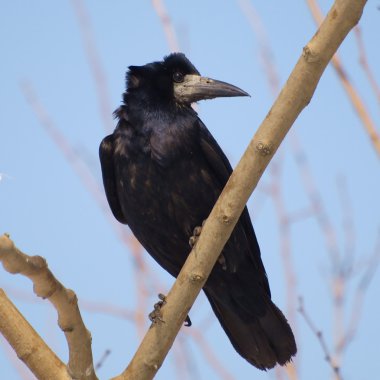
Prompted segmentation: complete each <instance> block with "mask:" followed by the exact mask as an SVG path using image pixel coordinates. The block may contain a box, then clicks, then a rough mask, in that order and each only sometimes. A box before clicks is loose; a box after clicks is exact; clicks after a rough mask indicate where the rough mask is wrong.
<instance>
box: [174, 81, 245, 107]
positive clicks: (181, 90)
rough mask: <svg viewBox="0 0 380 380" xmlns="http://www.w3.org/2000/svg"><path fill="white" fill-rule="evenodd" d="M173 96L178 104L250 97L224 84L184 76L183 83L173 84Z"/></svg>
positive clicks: (237, 88)
mask: <svg viewBox="0 0 380 380" xmlns="http://www.w3.org/2000/svg"><path fill="white" fill-rule="evenodd" d="M174 96H175V98H176V100H177V101H178V102H179V103H194V102H197V101H198V100H204V99H213V98H219V97H232V96H250V95H249V94H248V93H247V92H245V91H243V90H242V89H240V88H239V87H236V86H233V85H232V84H229V83H226V82H222V81H219V80H215V79H211V78H206V77H201V76H200V75H185V78H184V80H183V82H180V83H174Z"/></svg>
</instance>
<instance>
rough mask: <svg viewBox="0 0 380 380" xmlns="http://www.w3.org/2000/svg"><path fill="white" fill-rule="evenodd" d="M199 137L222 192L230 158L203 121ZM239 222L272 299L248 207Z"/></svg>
mask: <svg viewBox="0 0 380 380" xmlns="http://www.w3.org/2000/svg"><path fill="white" fill-rule="evenodd" d="M199 136H200V145H201V148H202V152H203V154H204V156H205V158H206V160H207V161H208V164H209V165H210V168H211V170H212V171H213V173H214V174H215V176H216V177H217V179H218V180H219V182H220V185H221V190H222V189H223V188H224V186H225V185H226V183H227V181H228V178H229V177H230V175H231V173H232V167H231V164H230V163H229V161H228V158H227V157H226V155H225V154H224V152H223V151H222V149H221V148H220V146H219V144H218V143H217V142H216V140H215V139H214V137H213V136H212V135H211V133H210V132H209V130H208V129H207V127H206V126H205V125H204V124H203V122H202V121H201V120H199ZM239 222H240V224H241V226H242V227H243V231H244V234H245V236H246V238H247V242H248V245H249V251H250V253H251V255H250V257H251V260H252V262H253V264H254V266H255V267H256V269H257V270H258V271H259V273H260V274H261V276H260V277H261V282H262V285H263V287H264V289H265V291H266V292H267V294H268V295H269V297H270V288H269V283H268V279H267V276H266V272H265V268H264V265H263V262H262V261H261V254H260V247H259V244H258V242H257V239H256V234H255V231H254V229H253V227H252V222H251V218H250V216H249V213H248V209H247V207H244V210H243V212H242V214H241V216H240V220H239ZM238 226H239V223H238V224H237V226H236V227H235V229H236V228H239V227H238Z"/></svg>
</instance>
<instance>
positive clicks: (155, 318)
mask: <svg viewBox="0 0 380 380" xmlns="http://www.w3.org/2000/svg"><path fill="white" fill-rule="evenodd" d="M158 298H159V299H160V301H158V302H157V303H155V304H154V306H153V311H152V312H150V313H149V315H148V317H149V320H150V321H151V322H152V323H158V322H165V321H164V320H163V319H162V313H161V307H162V306H164V305H165V304H166V296H165V295H164V294H162V293H159V294H158Z"/></svg>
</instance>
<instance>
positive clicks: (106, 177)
mask: <svg viewBox="0 0 380 380" xmlns="http://www.w3.org/2000/svg"><path fill="white" fill-rule="evenodd" d="M113 157H114V135H113V134H112V135H109V136H107V137H105V138H104V139H103V141H102V142H101V144H100V147H99V158H100V166H101V168H102V175H103V184H104V189H105V192H106V197H107V201H108V203H109V205H110V208H111V210H112V213H113V215H114V216H115V218H116V219H117V220H118V221H119V222H120V223H123V224H127V220H126V219H125V216H124V214H123V211H122V209H121V206H120V202H119V197H118V194H117V189H116V180H115V168H114V158H113Z"/></svg>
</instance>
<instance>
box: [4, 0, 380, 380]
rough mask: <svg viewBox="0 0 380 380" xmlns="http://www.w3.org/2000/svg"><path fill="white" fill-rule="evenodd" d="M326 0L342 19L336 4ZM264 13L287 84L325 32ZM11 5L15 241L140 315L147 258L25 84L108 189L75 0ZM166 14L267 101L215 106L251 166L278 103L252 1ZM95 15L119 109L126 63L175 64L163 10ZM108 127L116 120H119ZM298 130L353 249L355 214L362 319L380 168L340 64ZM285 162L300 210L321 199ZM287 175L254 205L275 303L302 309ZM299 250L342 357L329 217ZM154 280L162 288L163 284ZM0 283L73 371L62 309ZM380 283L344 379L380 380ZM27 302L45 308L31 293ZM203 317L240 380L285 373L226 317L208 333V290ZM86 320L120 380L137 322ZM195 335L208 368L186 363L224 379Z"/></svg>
mask: <svg viewBox="0 0 380 380" xmlns="http://www.w3.org/2000/svg"><path fill="white" fill-rule="evenodd" d="M321 3H322V6H323V9H324V10H326V9H328V7H329V5H330V4H331V3H332V2H331V1H321ZM252 4H253V5H254V6H255V8H256V10H257V12H258V14H259V15H260V18H261V21H262V23H263V25H264V27H265V28H266V31H267V34H268V39H269V41H270V44H271V47H272V49H273V54H274V57H273V59H274V61H275V64H276V66H277V69H278V72H279V77H280V81H281V84H283V83H284V81H285V80H286V78H287V76H288V75H289V73H290V71H291V70H292V68H293V66H294V64H295V62H296V61H297V59H298V57H299V55H300V53H301V52H302V48H303V46H304V45H305V44H306V43H307V41H308V40H309V39H310V38H311V36H312V35H313V33H314V32H315V25H314V23H313V21H312V18H311V15H310V12H309V10H308V8H307V6H306V2H304V1H297V2H280V1H276V2H275V1H268V2H263V1H252ZM1 5H2V7H1V8H2V10H1V12H0V46H1V72H0V79H1V81H0V83H1V86H0V104H1V109H0V131H1V134H0V173H5V174H6V175H5V176H2V180H1V181H0V233H3V232H8V233H10V234H11V237H12V238H13V239H14V241H15V242H16V244H17V245H18V247H19V248H20V249H22V250H24V251H25V252H26V253H29V254H39V255H41V256H44V257H46V259H47V260H48V263H49V266H50V268H51V269H52V270H53V272H54V273H55V274H56V275H57V277H58V278H59V279H60V280H61V281H62V282H63V283H64V284H65V285H66V286H67V287H70V288H72V289H74V290H75V291H76V293H77V294H78V297H79V300H80V302H83V303H84V302H88V301H98V302H107V303H110V304H112V305H118V306H119V307H125V308H127V309H128V310H134V309H135V308H136V307H137V304H138V300H136V287H135V285H134V284H133V281H134V280H135V276H134V274H133V271H134V268H135V266H134V262H133V260H132V256H131V254H130V253H129V252H128V251H127V249H126V247H125V246H124V245H123V244H122V243H121V242H120V240H119V239H118V237H117V235H116V234H115V232H114V229H113V228H112V226H111V225H110V223H109V221H108V219H107V218H105V216H104V215H105V214H104V212H103V211H102V210H101V209H100V208H99V206H98V203H97V202H96V200H94V198H93V196H92V195H91V194H90V193H89V192H88V190H87V189H86V188H85V187H84V186H83V183H82V181H81V179H80V178H79V177H78V175H77V174H76V173H75V171H74V170H73V168H72V166H70V164H69V163H68V160H67V159H65V158H64V156H63V154H62V152H61V151H60V150H59V149H58V148H57V145H56V144H55V143H54V141H52V139H51V138H50V137H49V135H48V134H47V132H46V130H44V129H43V128H42V127H41V123H40V122H39V120H38V119H37V117H36V115H35V112H34V111H33V109H32V108H31V106H30V105H29V104H28V102H27V101H26V99H25V95H24V94H23V92H22V90H21V86H22V84H23V83H24V84H25V83H30V84H31V85H32V86H33V88H34V90H35V92H36V94H37V96H38V98H39V101H40V102H41V104H42V105H43V107H44V109H45V110H46V111H47V113H48V114H49V115H50V117H51V119H52V120H53V121H54V123H55V126H56V127H57V128H58V129H59V130H60V132H61V133H62V134H63V135H64V136H65V138H66V139H67V140H68V141H69V142H70V144H71V145H72V147H74V149H75V151H76V152H78V153H79V154H80V156H81V157H82V158H83V159H84V160H85V161H86V163H87V164H88V166H89V167H90V170H91V172H92V173H93V175H94V176H95V178H96V179H97V180H98V181H99V180H100V168H99V163H98V157H97V152H98V146H99V143H100V141H101V139H102V138H103V137H104V136H105V134H106V132H105V130H104V124H103V123H102V116H101V113H100V111H99V101H98V94H97V87H96V84H95V82H94V77H93V74H92V71H91V68H90V66H89V61H88V56H87V55H86V52H85V50H84V44H83V36H82V33H81V28H80V26H79V22H78V17H77V14H76V12H75V9H74V7H73V2H70V1H66V2H64V1H62V2H47V1H41V0H36V1H33V2H26V1H20V0H14V1H2V2H1ZM166 6H167V9H168V11H169V13H170V15H171V17H172V20H173V23H174V27H175V29H176V32H177V35H178V39H179V43H180V46H181V48H182V50H183V51H184V52H185V53H186V55H187V56H188V58H189V59H190V60H191V61H192V62H193V63H194V65H195V66H196V67H197V68H198V70H199V71H200V72H201V73H202V74H204V75H207V76H210V77H213V78H215V79H220V80H223V81H227V82H230V83H233V84H235V85H237V86H239V87H241V88H243V89H244V90H246V91H247V92H249V93H250V94H251V95H252V97H251V98H234V99H218V100H214V101H208V102H202V103H200V105H199V114H200V117H201V118H202V120H203V121H204V122H205V124H206V125H207V126H208V128H209V129H210V131H211V132H212V133H213V135H214V136H215V138H216V139H217V140H218V142H219V143H220V145H221V146H222V148H223V149H224V150H225V152H226V154H227V155H228V157H229V158H230V160H231V162H232V164H233V165H235V164H236V162H237V160H238V159H239V157H240V156H241V154H242V153H243V151H244V149H245V147H246V146H247V144H248V141H249V139H250V138H251V137H252V135H253V133H254V131H255V130H256V129H257V127H258V125H259V124H260V122H261V121H262V119H263V118H264V117H265V114H266V113H267V112H268V110H269V108H270V106H271V103H272V94H271V91H270V89H269V87H268V83H267V80H266V76H265V71H264V68H263V64H262V61H261V59H260V50H259V43H258V41H257V36H256V35H254V34H253V33H252V30H251V29H250V26H249V23H248V22H247V19H246V17H245V16H244V15H243V13H242V12H241V9H240V8H239V6H238V2H237V1H225V2H220V1H216V0H213V1H208V2H205V1H200V0H195V1H191V2H176V1H173V0H171V1H166ZM377 7H378V3H377V2H376V1H369V2H368V4H367V6H366V9H365V12H364V15H363V18H362V20H361V27H362V35H363V39H364V42H365V47H366V49H367V53H368V60H369V63H370V65H371V67H372V68H373V69H374V74H375V77H376V79H377V81H378V82H380V74H379V70H378V68H379V67H380V53H379V49H378V36H379V25H380V23H379V17H380V12H379V10H378V8H377ZM85 8H86V11H87V12H88V16H89V20H90V23H91V28H92V31H93V37H94V39H95V43H96V48H97V52H98V55H99V59H100V63H101V66H102V68H103V70H104V74H105V79H106V83H107V86H106V90H107V94H106V97H108V98H109V102H110V108H111V111H113V110H114V109H115V108H117V107H118V105H119V104H120V99H121V94H122V92H123V90H124V75H125V71H126V68H127V67H128V66H129V65H141V64H145V63H147V62H151V61H155V60H160V59H161V58H162V57H163V56H164V55H166V54H168V53H169V48H168V45H167V42H166V39H165V35H164V32H163V29H162V25H161V23H160V21H159V19H158V17H157V14H156V13H155V11H154V9H153V7H152V5H151V2H149V1H112V2H110V1H109V2H105V1H103V2H101V1H86V2H85ZM340 52H341V56H342V61H343V63H344V65H345V67H346V69H347V74H348V75H349V77H350V78H351V79H352V81H353V83H354V85H355V86H356V87H357V88H358V90H359V93H360V95H361V96H362V97H363V99H364V101H365V104H366V106H367V107H368V109H369V112H370V114H371V116H372V118H373V120H374V121H375V123H377V125H379V121H380V118H379V103H378V101H376V98H375V96H374V94H373V92H372V91H371V88H370V85H369V84H368V81H367V79H366V77H365V75H364V73H363V71H362V69H361V67H360V65H359V60H358V49H357V45H356V42H355V39H354V38H353V35H351V36H350V37H349V38H348V39H347V40H346V41H345V42H344V44H343V46H342V47H341V50H340ZM108 122H109V123H110V124H111V125H114V122H113V120H112V116H111V114H109V117H108ZM378 130H379V128H378ZM292 133H296V135H297V137H298V140H299V142H300V144H301V146H302V148H303V150H304V151H305V153H306V155H307V159H308V162H309V164H310V170H311V174H312V178H313V180H314V182H315V183H316V184H317V189H318V191H319V193H320V195H321V197H322V201H323V205H324V207H325V209H326V212H327V215H328V217H329V218H330V220H331V223H332V225H333V227H334V229H335V232H336V235H337V241H338V245H339V249H340V250H341V251H344V247H345V230H344V227H343V224H342V218H343V217H344V213H345V211H347V210H348V211H349V210H352V211H349V213H350V215H351V216H352V219H353V226H354V232H355V233H354V238H355V255H356V260H357V265H356V268H357V270H358V276H356V277H355V279H354V281H353V282H352V283H350V285H349V288H348V291H349V293H348V295H347V297H348V301H349V302H348V305H347V307H346V311H347V312H348V314H347V317H348V316H349V315H350V314H349V311H350V309H351V306H352V303H351V302H350V301H351V300H352V296H353V294H354V291H355V289H356V286H357V284H358V281H359V279H360V274H361V273H362V272H360V270H361V268H362V266H363V265H365V264H366V258H367V257H368V256H369V255H371V254H372V253H373V251H374V246H375V242H376V239H377V237H378V235H379V230H380V217H379V215H380V213H379V194H380V176H379V164H380V162H379V159H378V157H377V155H376V153H375V151H374V149H373V148H372V146H371V145H370V143H369V139H368V137H367V135H366V133H365V132H364V130H363V127H362V125H361V123H360V121H359V119H358V117H357V115H356V114H355V112H353V109H352V107H351V105H350V102H349V101H348V99H347V96H346V94H345V93H344V91H343V90H342V86H341V84H340V82H339V81H338V79H337V77H336V75H335V72H334V71H333V69H332V68H328V69H327V70H326V72H325V74H324V76H323V77H322V80H321V82H320V83H319V85H318V88H317V90H316V92H315V96H314V98H313V100H312V102H311V104H310V105H309V106H308V107H307V108H306V109H305V110H304V112H303V113H302V115H301V116H300V117H299V118H298V120H297V121H296V123H295V125H294V127H293V131H292ZM277 157H279V158H280V159H279V160H278V161H277V162H280V163H281V164H282V175H281V180H280V184H281V189H282V192H283V195H284V199H285V205H286V210H287V211H288V212H297V211H300V210H304V209H305V208H307V207H308V206H309V200H308V198H307V196H306V194H305V190H304V186H303V184H302V181H301V179H300V178H301V177H300V174H299V169H298V167H297V165H296V164H295V160H294V156H293V154H292V150H291V145H290V138H289V136H288V137H287V139H286V141H285V143H284V144H283V147H282V148H281V150H280V151H279V152H278V155H277ZM272 167H273V166H272ZM337 178H344V181H345V183H346V191H347V193H348V197H349V200H350V201H349V203H345V205H344V207H342V204H341V196H340V195H339V194H340V193H339V190H338V186H337ZM271 181H272V175H271V174H269V172H268V173H266V174H265V175H264V177H263V178H262V181H261V183H260V188H259V189H258V191H257V192H256V193H255V194H254V195H253V197H252V199H251V200H250V202H249V209H250V212H251V215H253V221H254V227H255V229H256V233H257V235H258V240H259V243H260V246H261V250H262V255H263V261H264V264H265V266H266V269H267V272H268V276H269V280H270V284H271V289H272V294H273V298H274V300H275V302H276V304H278V305H279V306H280V307H281V308H282V309H283V310H284V311H285V313H286V292H285V285H284V284H285V283H284V272H283V264H282V259H281V256H280V240H279V236H280V232H279V224H278V218H277V215H276V212H275V208H274V203H273V200H272V198H270V197H268V196H267V195H266V194H265V189H266V187H267V186H268V185H269V184H270V183H271ZM125 228H127V227H125ZM291 248H292V250H291V252H292V257H293V260H294V262H295V263H296V264H295V272H296V275H297V290H296V293H297V295H301V296H303V298H304V299H305V303H306V307H307V309H308V311H309V313H310V315H311V316H312V318H313V320H314V322H315V323H316V324H317V325H318V326H319V328H321V329H322V330H323V332H324V334H325V337H326V341H327V343H328V345H329V347H331V345H332V342H333V335H334V333H333V331H332V326H333V316H332V308H331V297H330V293H329V291H328V290H329V289H328V282H329V274H330V272H331V266H330V261H329V259H328V257H329V256H328V252H327V250H326V245H325V241H324V238H323V234H322V233H321V230H320V228H319V227H318V224H317V223H316V219H315V218H314V217H309V218H304V219H302V221H300V222H298V223H296V224H294V225H292V228H291ZM144 258H145V259H146V261H147V262H148V264H149V266H150V267H151V268H152V270H153V271H154V272H155V273H156V274H157V276H158V277H159V278H160V279H162V283H163V284H165V285H164V286H165V287H166V288H164V289H159V291H160V292H163V293H165V292H167V290H168V289H169V287H170V285H171V284H172V278H171V277H170V276H169V275H167V274H166V273H165V272H164V270H162V269H161V268H159V267H158V266H157V265H156V264H155V263H154V262H153V261H152V260H151V259H150V258H149V257H148V255H147V254H145V255H144ZM143 280H146V283H147V284H149V283H150V279H149V278H147V279H145V278H144V279H143ZM0 286H1V287H4V288H5V289H6V290H8V291H9V294H10V297H11V299H12V300H13V301H14V302H15V303H16V305H17V306H18V307H19V308H20V309H21V311H22V312H23V313H24V315H25V316H26V317H27V318H28V320H29V321H30V322H31V323H32V325H33V326H34V327H35V328H36V329H37V330H38V332H39V333H40V334H41V335H42V336H43V337H45V338H46V340H47V342H48V343H49V345H51V347H53V349H54V350H56V351H57V353H58V354H59V355H60V357H61V358H62V359H63V360H64V361H66V360H67V350H66V346H65V342H64V339H63V337H62V334H61V332H60V331H59V330H58V328H57V327H56V325H55V319H56V317H55V312H54V310H53V309H52V307H51V306H50V305H49V304H48V303H47V302H43V301H37V302H34V296H33V294H32V288H31V285H30V283H29V281H28V280H26V279H24V278H22V277H20V276H12V275H10V274H8V273H5V272H4V271H3V270H1V269H0ZM379 287H380V276H379V274H376V275H375V277H374V279H373V281H372V283H371V285H370V288H369V290H368V293H367V295H366V299H365V301H364V308H363V315H362V319H361V323H360V326H359V331H358V335H357V336H356V338H355V340H354V342H353V343H352V345H351V346H350V347H349V348H348V350H347V352H346V354H345V356H344V360H343V363H342V374H343V376H344V379H360V380H365V379H373V378H374V376H375V374H378V373H380V363H379V360H378V342H379V340H380V327H379V323H378V319H379V310H380V308H379V302H378V289H379ZM17 292H18V293H17ZM155 293H157V289H151V290H150V294H149V300H148V303H149V305H151V306H153V304H154V302H156V298H155V296H154V294H155ZM24 295H29V296H30V298H26V299H25V297H24ZM148 309H149V307H148V306H147V310H143V312H144V313H145V314H147V313H148ZM190 315H191V318H192V321H193V323H194V325H195V327H196V328H198V329H200V331H202V332H203V333H204V338H205V339H206V340H207V341H208V342H209V344H210V347H211V349H212V350H213V351H215V354H216V356H217V357H218V358H219V360H221V361H222V363H223V364H224V366H225V367H226V368H227V370H228V371H229V372H230V373H232V374H234V376H235V378H236V379H239V380H240V379H243V380H244V379H274V378H275V375H274V371H269V372H268V373H265V372H260V371H258V370H257V369H255V368H253V367H251V366H250V365H249V364H248V363H246V362H245V361H244V360H243V359H241V358H240V357H239V356H238V355H237V354H236V353H235V352H234V350H233V348H232V347H231V345H230V343H229V341H228V339H227V338H226V337H225V334H224V332H223V331H222V329H221V328H220V327H219V325H218V323H217V322H213V323H209V324H208V325H207V328H202V327H203V326H202V323H204V320H205V318H208V316H209V315H211V312H210V309H209V306H208V304H207V302H205V300H204V297H203V296H202V297H201V298H200V299H198V300H197V302H196V304H195V306H194V307H193V309H192V311H191V314H190ZM83 317H84V319H85V323H86V324H87V327H88V328H89V329H90V331H91V332H92V336H93V350H94V357H95V361H97V360H98V359H99V358H100V357H101V356H102V354H103V353H104V351H105V350H106V349H110V350H111V351H112V352H111V355H110V357H109V358H108V359H107V361H106V362H105V364H104V365H103V367H102V368H101V370H100V371H99V377H100V378H102V379H106V378H109V377H111V376H114V375H116V374H118V373H119V372H120V371H121V370H122V369H123V368H124V366H125V365H126V364H127V363H128V361H129V359H130V357H131V355H132V354H133V352H134V351H135V349H136V347H137V343H138V339H137V335H136V329H135V328H134V326H133V324H132V322H130V321H128V320H123V319H120V318H115V317H112V316H109V315H105V314H102V313H94V312H91V311H89V310H88V307H87V308H86V309H84V310H83ZM212 318H213V317H211V320H212ZM346 322H347V321H346ZM146 325H148V321H146ZM296 325H297V331H296V338H297V343H298V346H299V355H298V356H297V359H296V360H297V361H298V366H299V368H300V374H301V376H300V378H301V379H307V380H314V379H315V380H317V379H318V380H319V379H325V378H329V377H330V375H331V371H330V369H329V367H328V365H327V363H326V362H325V360H324V354H323V352H322V351H321V348H320V345H319V344H318V342H317V340H316V338H315V336H314V335H313V334H312V333H311V332H310V330H309V328H308V327H307V326H306V325H305V322H304V320H303V319H302V318H301V317H300V316H299V315H297V323H296ZM182 339H183V340H185V341H186V342H187V343H186V347H187V349H188V356H189V358H188V360H187V361H188V363H189V367H192V368H193V370H192V371H190V369H189V368H186V371H187V372H188V373H189V376H188V377H187V378H189V379H191V378H197V379H207V380H209V379H211V380H213V379H219V378H220V377H219V375H218V373H216V372H215V371H214V370H213V368H212V367H211V366H209V365H207V364H206V363H205V360H204V358H203V357H204V353H202V352H201V351H200V350H199V347H198V346H197V345H196V344H195V343H194V341H193V340H192V338H188V337H187V336H186V335H185V334H182ZM9 352H10V351H9V350H8V349H7V346H6V343H5V341H4V339H3V338H0V374H1V376H0V378H1V379H7V380H13V379H15V380H16V379H20V378H21V377H20V376H19V374H18V372H17V371H16V370H15V368H14V366H13V365H12V364H11V363H10V358H9V356H8V354H9ZM177 359H178V358H177V357H176V356H175V355H174V354H173V353H170V354H169V357H168V359H167V362H166V363H165V364H164V366H163V368H162V369H161V370H160V372H159V374H158V375H157V379H172V378H173V379H174V378H178V373H177V372H176V369H175V365H174V363H175V362H176V361H177ZM30 376H31V375H30ZM26 378H32V377H26ZM184 378H185V379H186V377H184Z"/></svg>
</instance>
